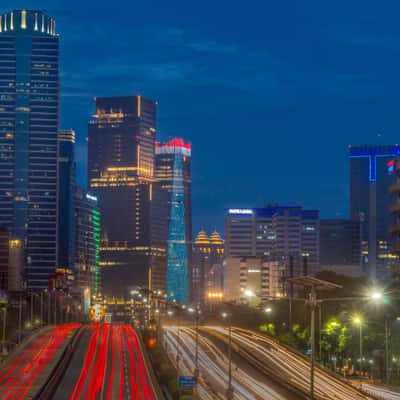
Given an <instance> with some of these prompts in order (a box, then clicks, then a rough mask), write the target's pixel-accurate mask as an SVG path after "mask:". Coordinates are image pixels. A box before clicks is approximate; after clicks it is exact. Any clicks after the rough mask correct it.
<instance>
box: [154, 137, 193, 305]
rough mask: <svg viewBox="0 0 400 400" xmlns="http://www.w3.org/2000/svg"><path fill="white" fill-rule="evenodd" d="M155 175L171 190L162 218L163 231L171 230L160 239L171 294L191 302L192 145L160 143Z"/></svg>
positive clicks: (178, 141) (159, 184) (159, 183)
mask: <svg viewBox="0 0 400 400" xmlns="http://www.w3.org/2000/svg"><path fill="white" fill-rule="evenodd" d="M155 178H156V184H157V187H158V188H159V190H164V191H166V192H167V193H168V197H167V198H168V207H167V209H166V211H167V215H165V217H164V218H162V221H165V222H164V225H165V227H164V229H163V230H162V232H165V234H166V233H167V232H168V237H167V238H166V237H164V238H159V239H161V241H163V239H164V243H166V245H167V268H166V288H167V296H168V298H169V299H170V300H176V301H180V302H181V301H188V300H189V298H190V293H191V290H192V289H191V276H192V275H191V259H192V257H191V256H192V248H191V243H192V239H191V238H192V192H191V144H190V143H186V144H185V143H184V141H183V139H181V138H175V139H172V140H170V141H169V142H167V143H157V144H156V160H155ZM153 239H155V238H154V237H153ZM165 239H166V240H165Z"/></svg>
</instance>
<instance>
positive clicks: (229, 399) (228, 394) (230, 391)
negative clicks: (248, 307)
mask: <svg viewBox="0 0 400 400" xmlns="http://www.w3.org/2000/svg"><path fill="white" fill-rule="evenodd" d="M222 317H223V318H225V319H227V320H228V324H229V327H228V335H229V336H228V388H227V390H226V399H227V400H233V386H232V315H231V314H228V313H223V314H222Z"/></svg>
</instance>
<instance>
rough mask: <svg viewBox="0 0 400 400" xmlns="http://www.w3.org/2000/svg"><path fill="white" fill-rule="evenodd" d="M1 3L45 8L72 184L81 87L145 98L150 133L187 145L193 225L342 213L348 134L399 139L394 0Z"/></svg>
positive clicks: (82, 114) (81, 132) (84, 91)
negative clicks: (291, 212) (258, 211)
mask: <svg viewBox="0 0 400 400" xmlns="http://www.w3.org/2000/svg"><path fill="white" fill-rule="evenodd" d="M1 5H2V7H1V8H2V10H1V11H6V10H9V9H12V8H36V9H47V10H48V12H49V13H50V14H51V15H52V16H54V17H55V18H56V21H57V31H58V33H59V34H60V35H61V74H62V75H61V79H62V81H61V99H62V103H61V122H62V127H64V128H74V129H76V131H77V135H78V144H77V162H78V168H79V180H80V182H81V184H84V183H85V182H86V146H85V137H86V135H87V121H88V117H89V114H90V113H91V112H92V111H93V105H94V102H93V98H94V97H95V96H105V95H128V94H141V95H143V96H145V97H149V98H152V99H155V100H158V102H159V106H158V135H159V138H160V139H168V138H170V137H172V136H175V135H179V136H183V137H184V138H185V139H188V140H190V141H192V143H193V153H192V176H193V184H192V187H193V222H194V231H197V230H198V229H199V228H200V227H204V228H205V229H207V230H211V229H213V228H214V227H217V229H219V230H221V231H223V229H224V209H225V208H227V207H246V206H259V205H261V204H264V203H266V202H272V201H274V202H279V203H281V204H288V203H291V204H301V205H303V206H305V207H309V208H316V209H319V210H321V215H322V216H323V217H334V216H341V217H346V216H347V215H348V202H349V193H348V160H347V157H346V154H347V146H348V144H349V143H352V144H363V143H397V142H400V140H399V137H400V135H399V133H400V130H399V128H400V126H399V125H400V119H399V115H400V113H399V110H400V24H399V22H398V21H399V15H400V3H399V2H398V1H385V2H380V3H378V2H376V1H371V0H364V1H358V0H353V1H335V2H326V1H321V0H304V1H294V0H292V1H289V0H288V1H268V0H258V1H253V0H249V1H246V2H243V1H236V0H233V1H232V0H230V1H226V0H213V1H210V0H203V1H197V2H194V1H188V0H185V1H173V0H171V1H165V0H164V1H163V0H158V1H154V0H147V1H134V0H131V1H121V0H115V1H110V0H107V1H101V0H98V1H94V0H80V1H77V0H69V1H67V0H41V1H29V0H26V1H20V0H5V1H2V2H1ZM378 135H379V137H378Z"/></svg>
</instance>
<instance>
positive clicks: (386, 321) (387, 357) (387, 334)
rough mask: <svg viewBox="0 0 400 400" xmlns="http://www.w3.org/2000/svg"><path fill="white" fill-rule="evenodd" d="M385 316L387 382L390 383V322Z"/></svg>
mask: <svg viewBox="0 0 400 400" xmlns="http://www.w3.org/2000/svg"><path fill="white" fill-rule="evenodd" d="M388 319H389V318H388V315H387V314H385V380H386V383H389V321H388Z"/></svg>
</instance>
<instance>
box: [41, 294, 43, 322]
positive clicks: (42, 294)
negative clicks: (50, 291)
mask: <svg viewBox="0 0 400 400" xmlns="http://www.w3.org/2000/svg"><path fill="white" fill-rule="evenodd" d="M40 326H43V292H40Z"/></svg>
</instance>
